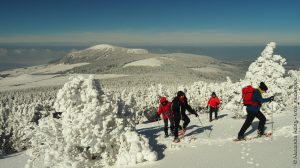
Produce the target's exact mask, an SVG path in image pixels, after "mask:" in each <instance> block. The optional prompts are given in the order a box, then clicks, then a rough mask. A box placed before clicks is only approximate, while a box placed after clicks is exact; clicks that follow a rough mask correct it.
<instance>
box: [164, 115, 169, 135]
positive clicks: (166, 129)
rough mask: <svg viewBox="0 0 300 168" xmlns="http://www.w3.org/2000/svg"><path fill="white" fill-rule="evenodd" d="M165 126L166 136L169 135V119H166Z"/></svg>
mask: <svg viewBox="0 0 300 168" xmlns="http://www.w3.org/2000/svg"><path fill="white" fill-rule="evenodd" d="M164 124H165V127H164V131H165V135H168V119H165V118H164Z"/></svg>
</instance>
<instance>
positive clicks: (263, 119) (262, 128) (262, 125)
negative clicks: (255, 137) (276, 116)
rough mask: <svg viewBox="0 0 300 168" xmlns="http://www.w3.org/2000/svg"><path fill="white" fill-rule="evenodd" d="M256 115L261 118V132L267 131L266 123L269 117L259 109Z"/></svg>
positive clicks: (259, 129) (259, 127)
mask: <svg viewBox="0 0 300 168" xmlns="http://www.w3.org/2000/svg"><path fill="white" fill-rule="evenodd" d="M256 117H257V118H258V119H259V124H258V131H259V134H264V133H265V124H266V121H267V119H266V117H265V115H264V114H263V113H262V112H261V111H259V112H258V113H257V114H256Z"/></svg>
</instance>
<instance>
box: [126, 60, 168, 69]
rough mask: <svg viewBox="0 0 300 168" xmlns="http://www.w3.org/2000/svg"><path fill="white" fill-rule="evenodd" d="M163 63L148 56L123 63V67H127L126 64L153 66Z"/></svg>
mask: <svg viewBox="0 0 300 168" xmlns="http://www.w3.org/2000/svg"><path fill="white" fill-rule="evenodd" d="M162 64H163V63H162V62H161V61H160V60H158V59H157V58H148V59H143V60H139V61H134V62H131V63H128V64H125V65H124V67H128V66H151V67H155V66H161V65H162Z"/></svg>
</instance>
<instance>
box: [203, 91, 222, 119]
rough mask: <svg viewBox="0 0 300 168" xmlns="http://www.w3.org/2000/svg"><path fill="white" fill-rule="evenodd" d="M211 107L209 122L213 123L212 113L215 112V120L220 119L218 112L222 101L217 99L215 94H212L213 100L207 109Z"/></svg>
mask: <svg viewBox="0 0 300 168" xmlns="http://www.w3.org/2000/svg"><path fill="white" fill-rule="evenodd" d="M208 106H209V122H211V121H212V113H213V112H215V119H216V120H217V119H218V110H219V107H220V99H219V98H218V97H217V95H216V93H215V92H212V94H211V98H210V99H209V100H208V102H207V106H206V109H208Z"/></svg>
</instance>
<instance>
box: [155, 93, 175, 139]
mask: <svg viewBox="0 0 300 168" xmlns="http://www.w3.org/2000/svg"><path fill="white" fill-rule="evenodd" d="M171 106H172V102H169V101H168V100H167V98H166V97H161V98H160V105H159V107H158V110H157V116H158V117H159V116H160V115H161V114H162V116H163V118H164V124H165V127H164V131H165V137H169V134H168V120H169V121H170V130H171V134H174V118H173V112H172V111H171Z"/></svg>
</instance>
